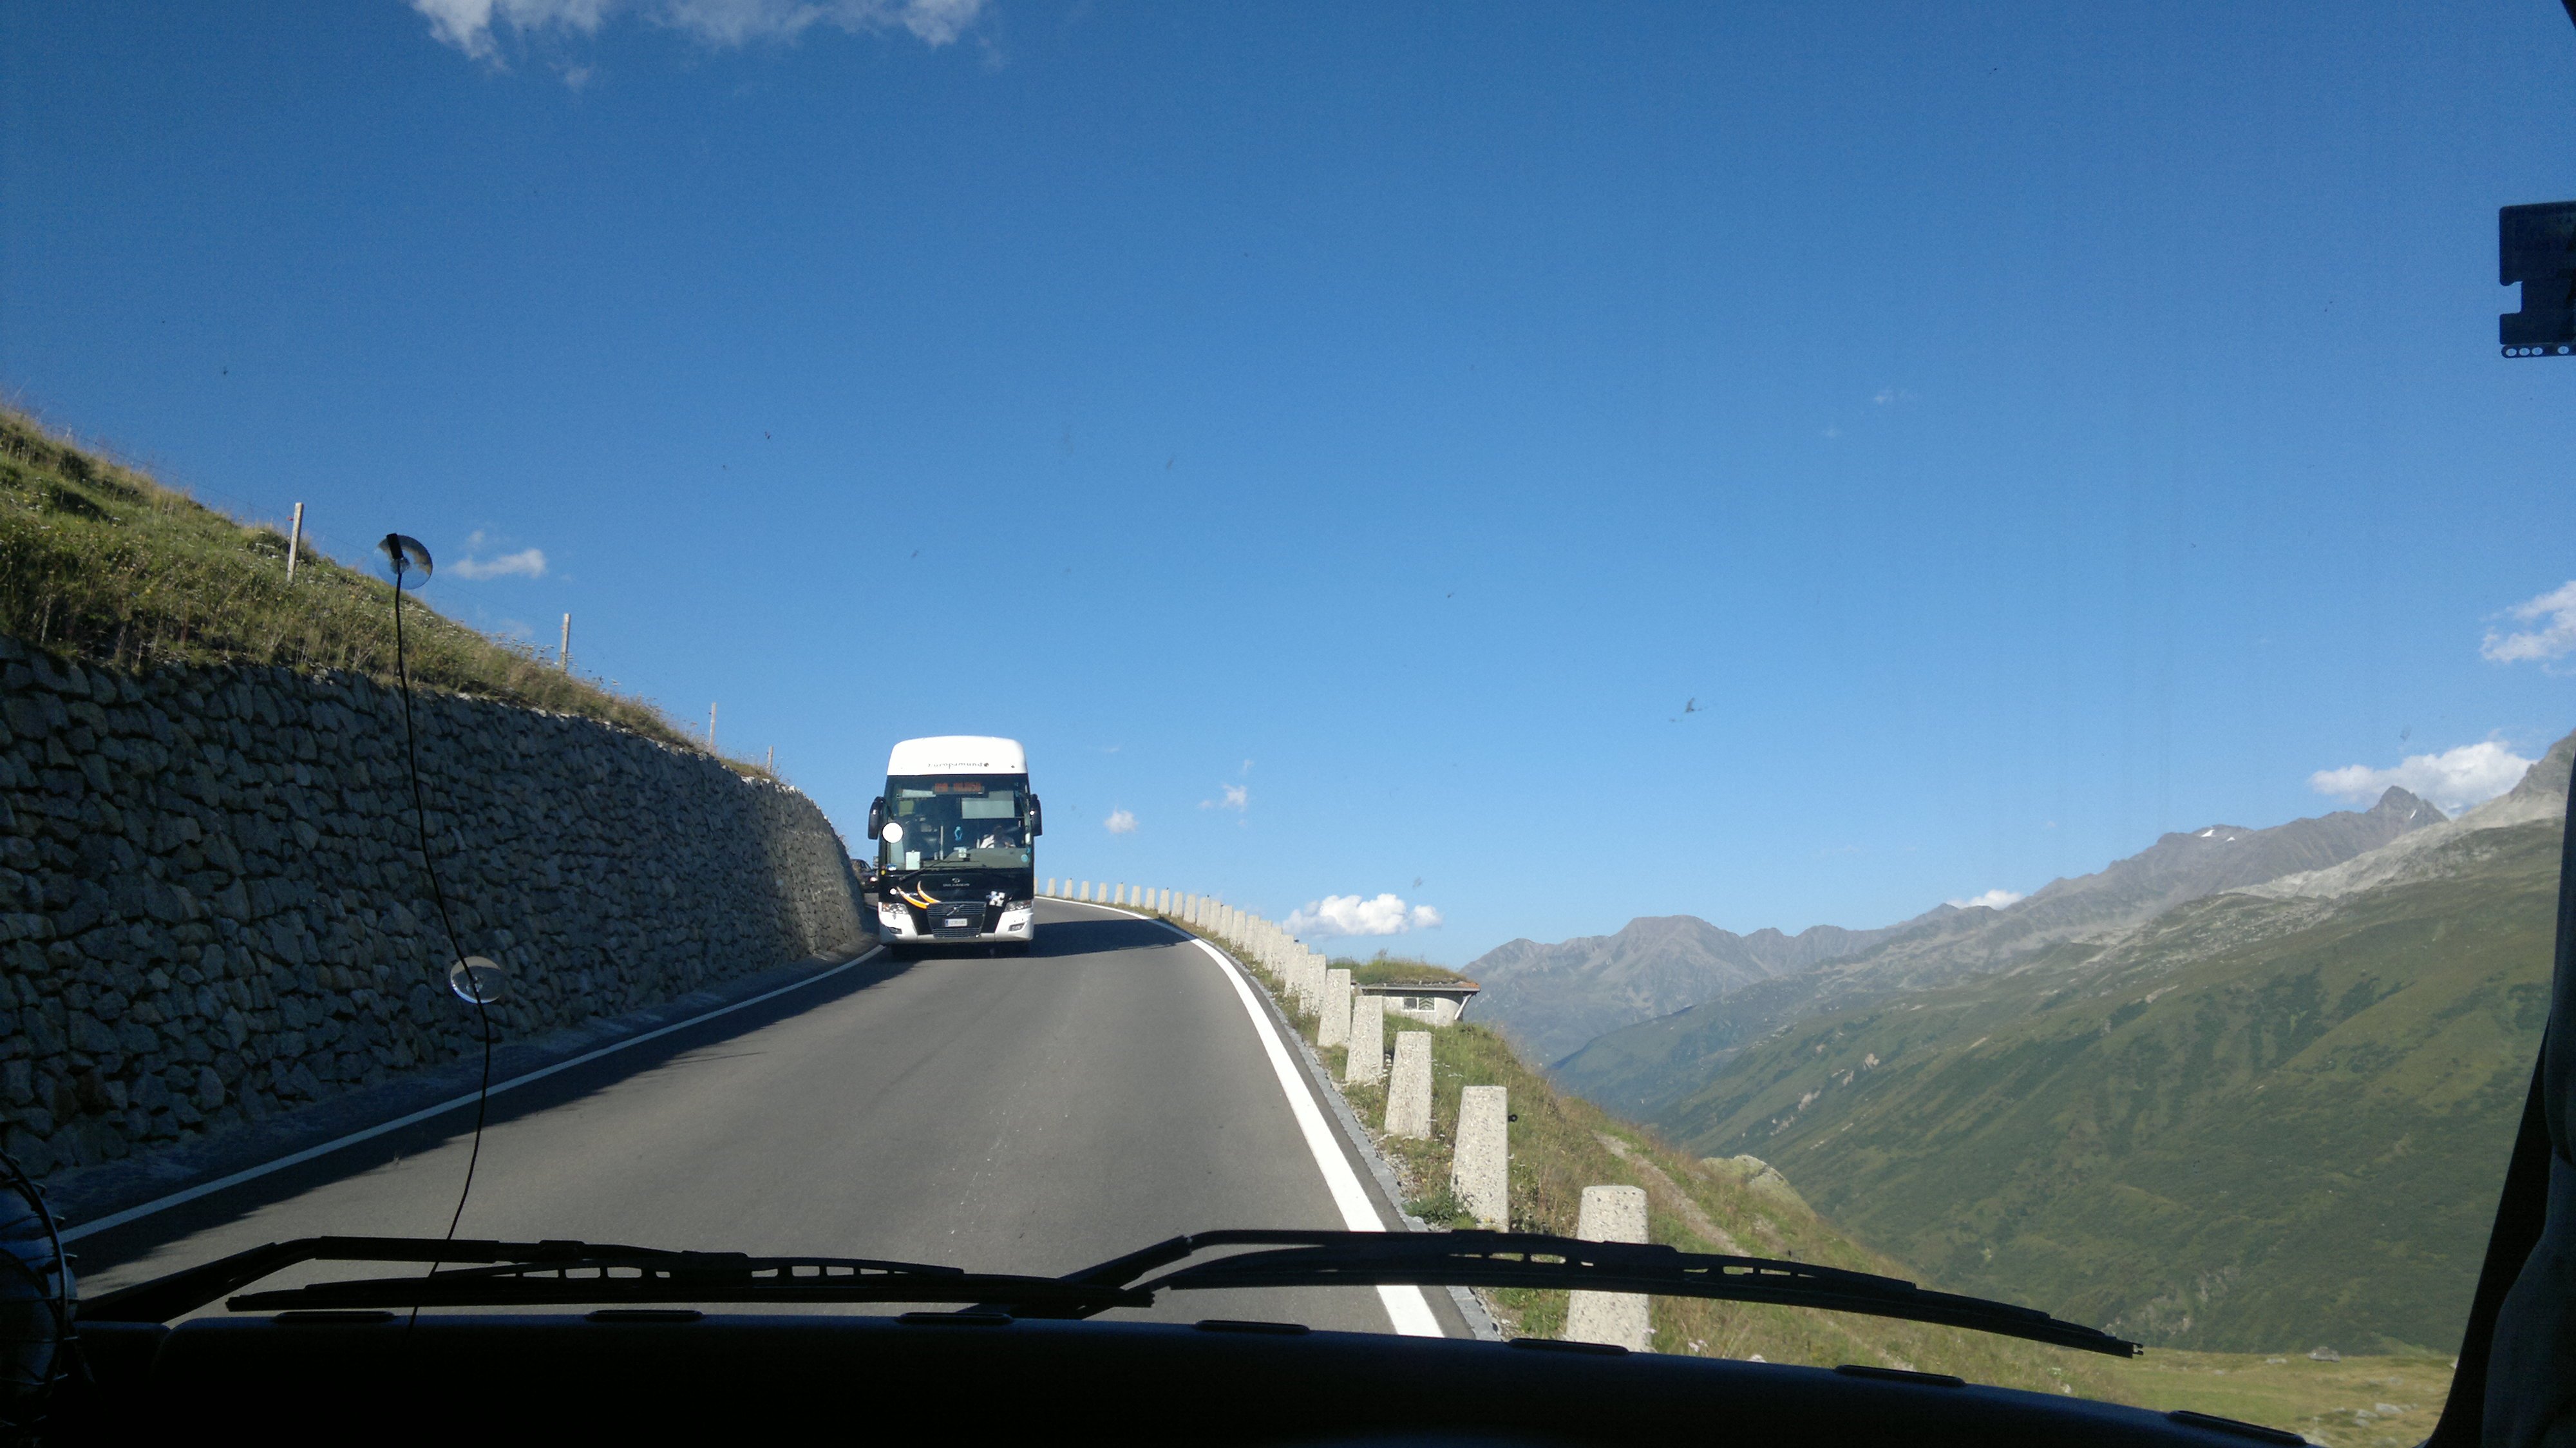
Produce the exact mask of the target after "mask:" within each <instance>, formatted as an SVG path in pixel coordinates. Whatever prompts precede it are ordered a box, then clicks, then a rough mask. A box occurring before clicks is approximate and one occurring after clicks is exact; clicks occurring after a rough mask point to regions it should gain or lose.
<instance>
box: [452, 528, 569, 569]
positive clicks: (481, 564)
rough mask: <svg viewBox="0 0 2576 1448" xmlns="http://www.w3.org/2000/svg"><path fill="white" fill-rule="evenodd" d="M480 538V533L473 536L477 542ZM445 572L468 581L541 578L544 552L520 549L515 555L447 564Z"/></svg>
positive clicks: (471, 559) (507, 554)
mask: <svg viewBox="0 0 2576 1448" xmlns="http://www.w3.org/2000/svg"><path fill="white" fill-rule="evenodd" d="M482 536H483V535H482V534H480V533H477V534H475V535H474V537H475V539H476V540H477V541H480V540H481V538H482ZM447 571H448V572H450V573H453V574H455V575H456V576H457V577H459V578H463V579H467V580H469V581H470V580H474V579H481V578H543V577H545V576H546V550H544V549H542V548H522V549H520V550H519V551H518V552H516V553H504V554H502V555H501V556H500V557H498V558H468V559H466V560H464V561H463V562H461V563H451V564H449V565H448V568H447Z"/></svg>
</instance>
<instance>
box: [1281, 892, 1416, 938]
mask: <svg viewBox="0 0 2576 1448" xmlns="http://www.w3.org/2000/svg"><path fill="white" fill-rule="evenodd" d="M1440 924H1441V920H1440V912H1439V910H1437V909H1436V908H1434V907H1432V906H1429V905H1407V904H1405V903H1404V901H1403V900H1402V899H1401V898H1399V897H1397V896H1395V895H1392V894H1385V895H1380V896H1378V897H1377V898H1376V899H1373V900H1372V899H1367V898H1365V897H1362V896H1358V895H1327V896H1325V897H1324V898H1323V899H1321V900H1309V901H1307V902H1306V904H1305V907H1304V908H1303V909H1299V910H1292V911H1290V912H1289V914H1288V921H1287V925H1288V933H1289V934H1291V935H1311V936H1314V937H1316V938H1318V939H1323V938H1328V937H1332V936H1340V935H1402V934H1403V933H1405V932H1406V931H1408V930H1437V929H1439V928H1440Z"/></svg>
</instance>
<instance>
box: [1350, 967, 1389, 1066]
mask: <svg viewBox="0 0 2576 1448" xmlns="http://www.w3.org/2000/svg"><path fill="white" fill-rule="evenodd" d="M1342 1079H1343V1080H1345V1081H1349V1082H1354V1083H1356V1082H1360V1081H1382V1080H1385V1079H1386V1011H1385V1009H1384V1008H1382V1007H1381V1006H1379V1005H1378V998H1377V997H1376V996H1372V995H1362V994H1360V993H1359V992H1358V991H1356V990H1354V991H1352V992H1351V1053H1350V1055H1348V1056H1347V1057H1344V1058H1343V1060H1342Z"/></svg>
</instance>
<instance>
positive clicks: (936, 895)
mask: <svg viewBox="0 0 2576 1448" xmlns="http://www.w3.org/2000/svg"><path fill="white" fill-rule="evenodd" d="M1043 829H1044V824H1043V821H1042V820H1041V818H1040V816H1039V813H1038V799H1037V796H1036V795H1033V794H1031V793H1029V762H1028V755H1027V753H1026V752H1025V751H1024V750H1022V749H1021V748H1020V743H1019V741H1018V740H1016V739H991V738H987V737H985V736H983V735H980V734H946V735H940V736H938V737H936V738H931V739H907V740H905V741H903V742H902V743H900V744H898V745H896V746H895V747H894V753H893V754H892V756H890V757H889V758H888V759H887V760H886V787H885V793H884V795H882V796H880V797H879V798H878V799H877V801H876V802H875V803H874V804H872V805H870V806H868V833H869V835H870V836H872V837H874V839H875V840H876V842H877V868H876V871H875V873H874V874H873V875H872V876H871V883H872V884H873V886H874V888H875V890H876V896H877V935H878V937H879V938H880V939H882V940H884V941H885V943H886V944H887V945H888V946H889V947H891V948H892V949H893V950H894V952H895V953H896V954H898V955H907V954H912V953H914V952H917V951H919V950H921V949H922V948H924V947H926V946H932V945H943V944H952V943H953V944H964V945H976V946H982V947H987V948H994V949H998V950H1000V951H1002V952H1003V953H1006V954H1012V955H1025V954H1027V953H1028V949H1029V946H1030V945H1031V944H1033V943H1034V942H1035V941H1036V939H1037V919H1036V914H1035V907H1036V902H1037V893H1038V892H1037V837H1038V835H1039V833H1040V831H1041V830H1043Z"/></svg>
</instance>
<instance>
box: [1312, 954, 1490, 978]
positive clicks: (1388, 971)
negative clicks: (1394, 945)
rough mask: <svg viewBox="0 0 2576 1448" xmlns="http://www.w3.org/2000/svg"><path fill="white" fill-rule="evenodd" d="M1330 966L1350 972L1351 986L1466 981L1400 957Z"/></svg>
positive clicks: (1343, 961)
mask: <svg viewBox="0 0 2576 1448" xmlns="http://www.w3.org/2000/svg"><path fill="white" fill-rule="evenodd" d="M1332 964H1333V966H1334V967H1335V968H1336V969H1340V970H1347V971H1349V972H1350V973H1351V984H1353V985H1397V984H1404V985H1429V984H1435V983H1437V984H1455V983H1457V982H1460V981H1463V980H1465V979H1466V978H1467V977H1465V976H1463V975H1460V974H1459V973H1458V972H1456V971H1454V970H1449V969H1447V968H1445V967H1442V966H1437V965H1433V964H1432V963H1431V962H1429V961H1427V960H1408V959H1405V958H1404V957H1402V956H1390V955H1378V956H1374V957H1372V958H1370V959H1367V960H1351V959H1347V958H1340V957H1337V958H1335V959H1334V960H1333V962H1332Z"/></svg>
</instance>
